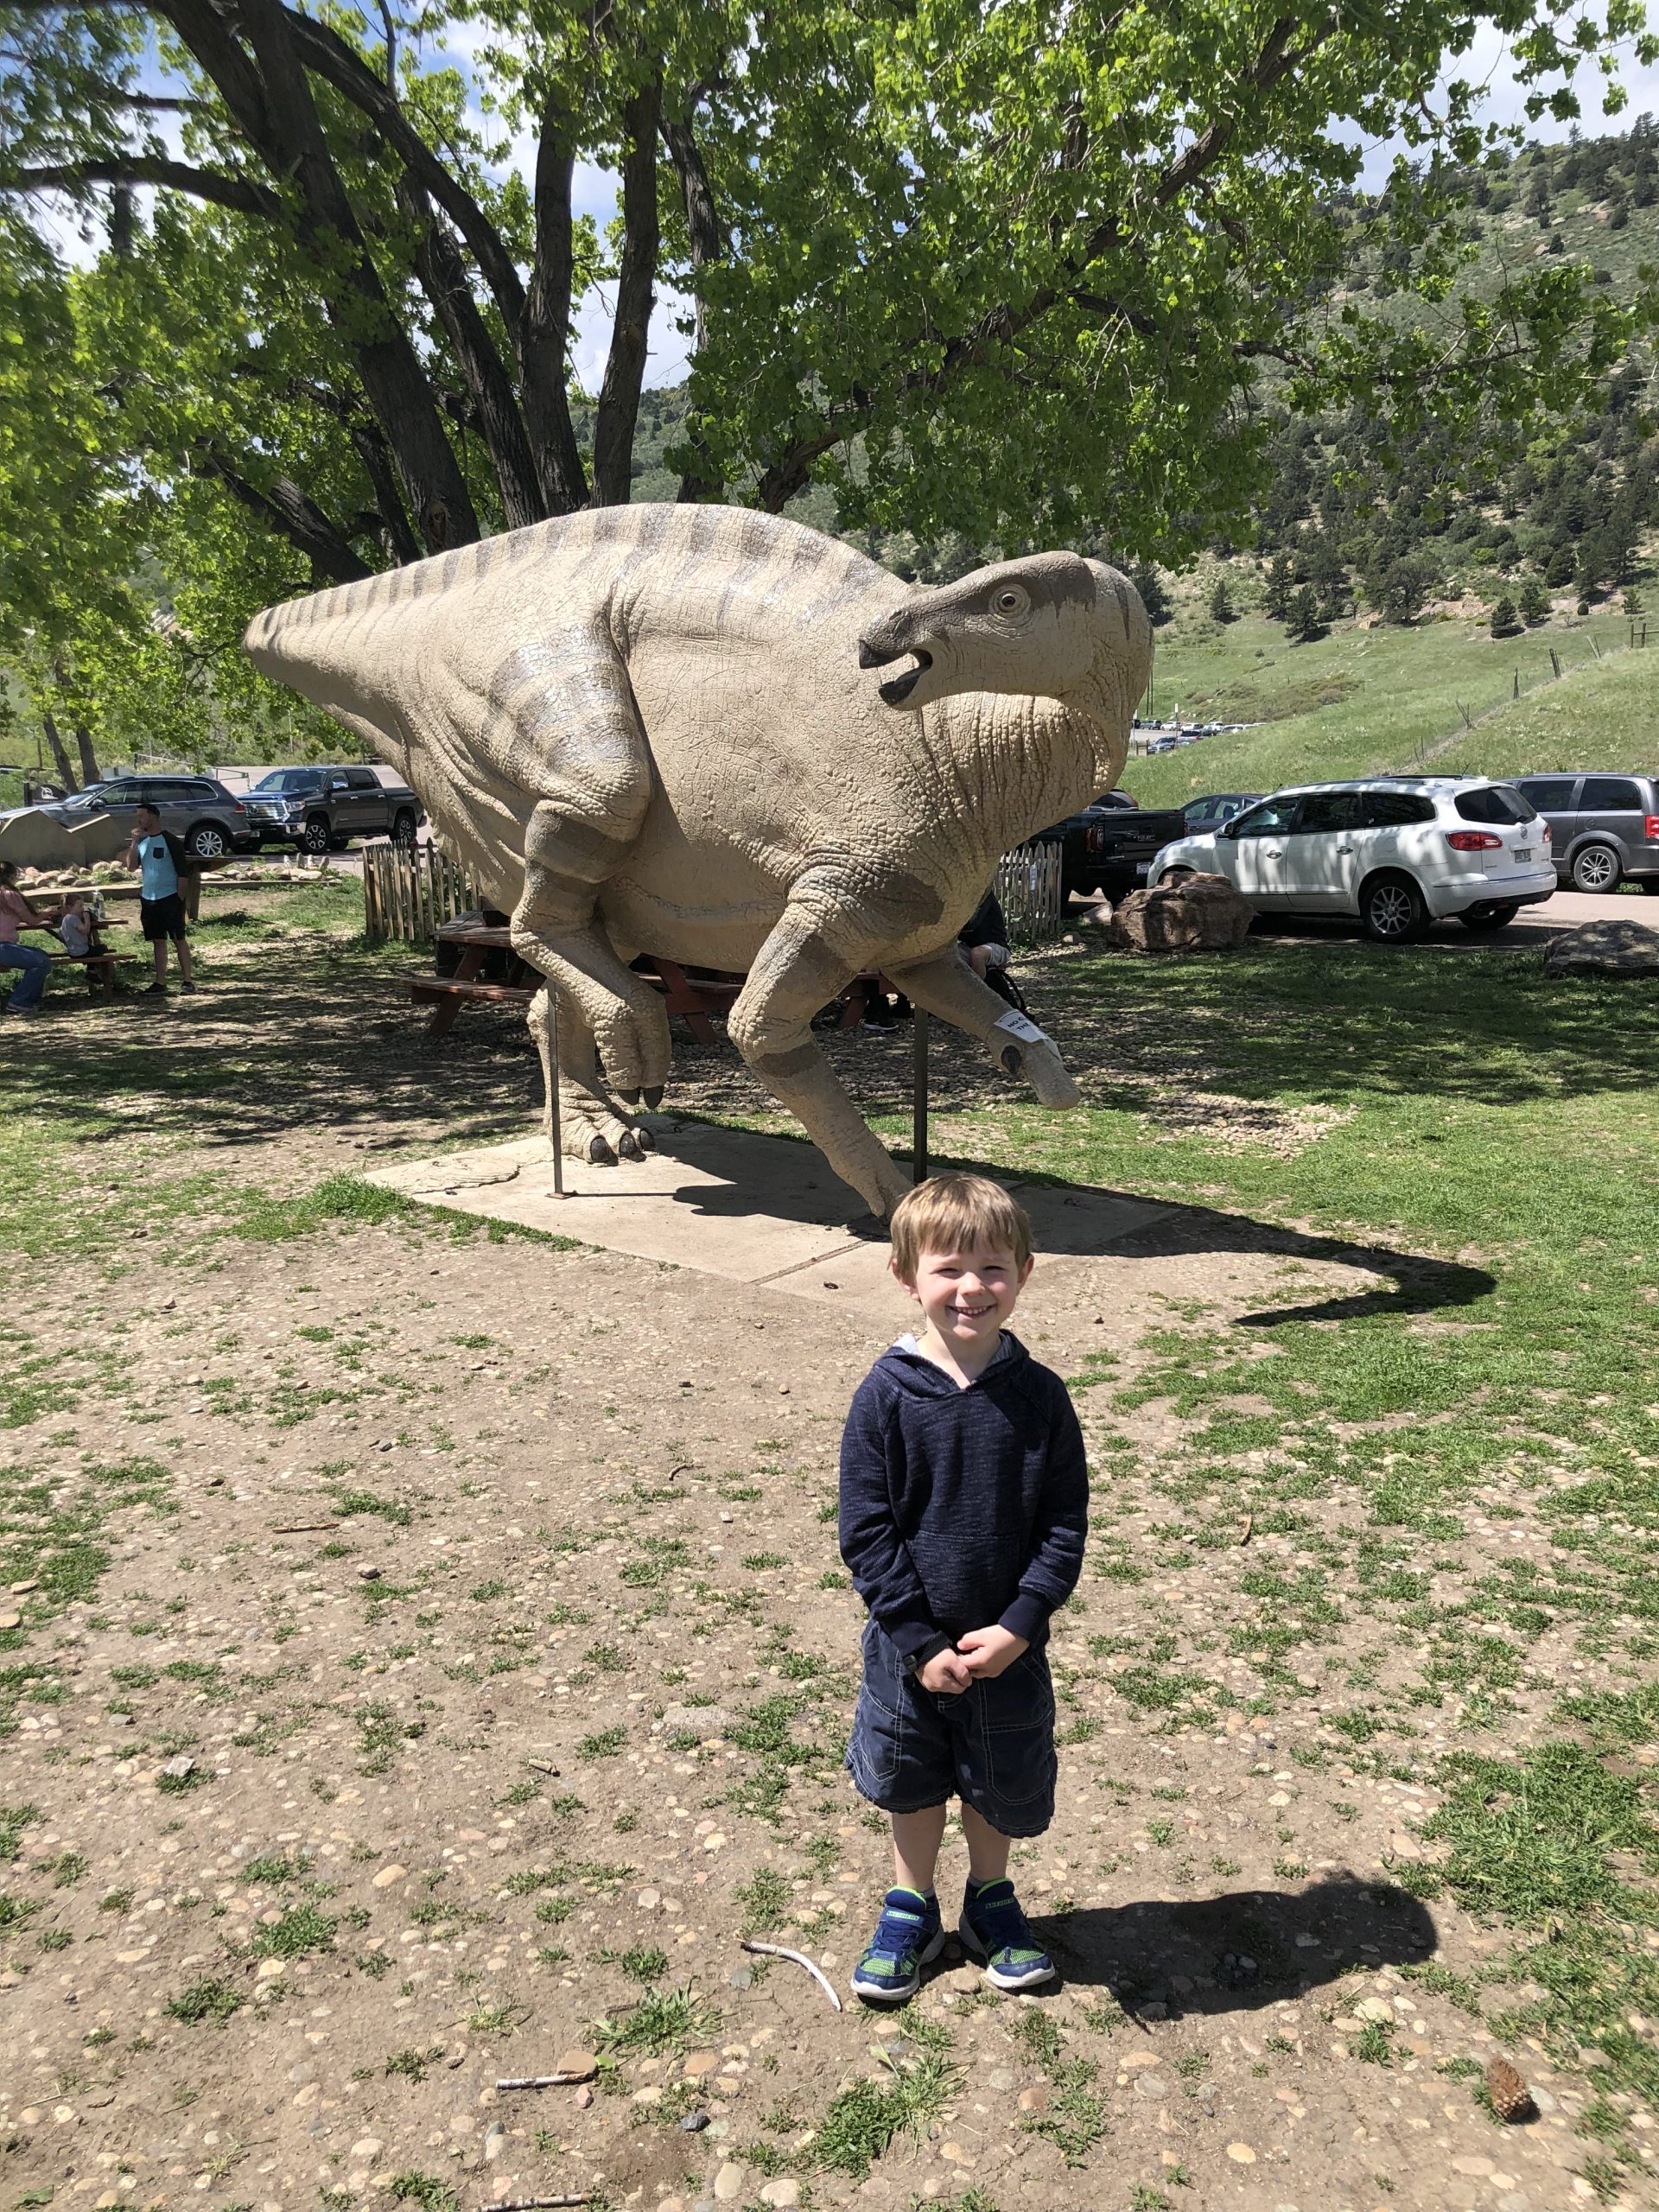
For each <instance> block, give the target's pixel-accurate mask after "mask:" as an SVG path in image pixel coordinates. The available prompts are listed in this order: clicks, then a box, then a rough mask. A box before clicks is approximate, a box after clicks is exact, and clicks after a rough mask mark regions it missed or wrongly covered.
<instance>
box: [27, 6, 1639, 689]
mask: <svg viewBox="0 0 1659 2212" xmlns="http://www.w3.org/2000/svg"><path fill="white" fill-rule="evenodd" d="M1481 30H1497V31H1498V32H1501V33H1503V35H1505V36H1506V38H1507V40H1508V41H1509V47H1510V55H1511V58H1512V61H1513V64H1514V67H1515V69H1516V73H1518V75H1519V77H1520V78H1521V79H1522V82H1523V83H1524V84H1525V85H1526V86H1528V87H1529V99H1530V108H1531V111H1532V113H1533V114H1534V115H1535V116H1540V115H1544V114H1548V115H1551V116H1553V117H1555V118H1561V119H1566V118H1570V117H1571V116H1573V114H1575V113H1576V112H1577V109H1578V96H1577V93H1576V92H1575V89H1574V86H1575V82H1576V81H1577V79H1579V78H1580V75H1581V74H1582V73H1585V72H1586V71H1587V72H1591V73H1596V74H1598V75H1599V76H1602V77H1605V76H1607V75H1609V74H1610V73H1611V55H1612V50H1613V48H1614V46H1615V44H1617V43H1618V41H1629V40H1635V41H1637V48H1638V50H1639V51H1640V52H1642V53H1643V54H1644V55H1647V54H1650V53H1651V52H1652V51H1654V50H1655V49H1654V48H1653V45H1652V42H1651V41H1646V40H1645V37H1644V35H1643V32H1642V22H1641V10H1640V9H1639V7H1638V6H1637V5H1636V4H1634V0H1601V5H1600V7H1599V10H1588V11H1586V12H1581V13H1580V14H1576V15H1573V16H1571V17H1570V18H1569V17H1568V16H1567V15H1566V14H1565V12H1564V11H1563V10H1561V9H1560V6H1559V4H1558V0H1458V3H1457V4H1452V0H1345V4H1344V5H1342V6H1339V7H1338V6H1335V5H1328V4H1315V0H1298V3H1297V4H1274V0H1267V3H1266V4H1258V0H1191V4H1186V5H1183V6H1182V7H1181V8H1179V9H1172V8H1166V7H1160V6H1156V5H1153V4H1149V3H1148V0H1141V4H1130V5H1126V6H1122V7H1115V8H1110V9H1104V10H1090V9H1078V8H1076V7H1074V6H1072V5H1071V4H1069V0H812V4H810V5H806V4H789V0H785V4H781V5H779V6H778V7H776V8H774V9H772V10H768V11H765V12H756V11H753V10H750V9H748V8H747V7H743V6H740V5H738V4H736V0H582V4H575V3H574V0H380V5H379V7H378V12H377V13H375V14H372V15H371V14H369V13H366V12H364V11H361V10H357V9H354V8H352V7H349V6H344V5H334V4H327V0H318V4H315V6H314V7H313V8H312V9H310V10H307V9H306V8H303V7H298V6H292V5H289V4H287V0H90V4H86V5H81V6H62V5H55V4H50V0H45V3H44V4H35V0H13V4H10V5H3V6H0V263H3V266H0V308H3V309H4V310H6V314H5V320H4V321H3V324H0V328H3V330H4V332H5V337H4V338H3V340H0V403H3V409H4V414H3V422H0V484H3V491H4V495H5V496H4V498H3V499H0V508H3V510H4V512H3V516H0V588H3V590H4V594H5V601H6V605H7V607H8V610H9V612H8V613H7V615H6V616H5V617H4V618H3V619H4V620H7V621H8V622H9V623H10V626H11V629H12V632H13V641H14V644H15V642H16V639H18V638H21V637H22V634H23V633H24V632H27V636H28V639H29V645H30V650H31V651H32V652H34V654H35V658H36V659H37V660H41V656H42V655H44V659H43V661H42V665H45V666H47V667H48V668H50V667H55V668H56V669H58V670H59V671H65V672H67V674H68V675H69V677H71V679H72V681H73V677H74V671H75V670H76V669H77V668H78V667H79V665H80V664H82V663H83V662H85V663H86V664H87V665H88V666H90V665H91V664H92V662H94V661H95V660H96V659H97V658H98V654H97V651H96V647H95V633H96V631H97V626H98V625H99V623H102V624H103V625H104V626H105V629H106V630H108V629H109V628H110V626H111V625H113V626H114V629H115V631H116V632H124V633H125V634H128V635H136V634H137V632H136V631H135V630H134V625H135V623H139V622H141V620H143V621H147V620H149V617H148V614H147V613H146V612H145V610H146V608H148V607H154V605H155V604H156V594H155V593H154V592H151V593H150V594H149V596H148V597H146V594H145V591H144V589H143V580H144V577H145V575H146V574H147V573H148V574H150V575H155V576H159V577H160V578H162V579H163V580H164V585H165V590H164V593H163V594H162V597H163V599H164V601H165V603H166V604H167V606H168V607H175V608H176V611H177V614H178V618H179V620H178V628H177V632H175V634H176V635H177V636H179V637H181V638H182V639H183V640H184V641H185V643H186V645H188V650H189V652H192V653H194V655H195V657H196V661H197V664H198V666H199V667H207V666H209V665H211V666H212V667H213V669H215V670H216V671H217V680H218V681H219V683H221V684H223V685H226V686H230V687H232V688H234V687H237V686H240V687H242V694H241V696H242V698H243V702H244V704H245V707H246V708H247V709H249V710H252V709H253V707H254V704H255V702H256V699H257V686H256V685H254V683H253V679H251V677H248V676H246V675H245V672H242V671H240V670H239V669H238V668H237V667H235V666H233V665H232V642H233V640H234V639H235V637H236V635H237V634H238V632H239V629H240V626H241V623H242V621H243V620H245V617H246V616H247V614H248V613H251V611H252V609H253V608H254V607H256V606H257V605H259V604H261V603H263V602H264V601H268V600H270V599H273V598H277V597H280V596H283V595H284V594H287V593H290V592H292V591H295V590H299V589H304V588H308V587H309V586H311V585H312V584H314V583H317V584H321V583H325V582H336V581H342V580H347V579H350V578H352V577H354V576H357V575H362V574H364V573H365V572H366V571H368V570H369V569H373V568H377V567H380V566H383V565H385V564H386V563H389V562H400V561H406V560H410V559H413V558H416V557H419V556H422V555H424V554H427V553H430V552H435V551H441V550H444V549H445V548H447V547H450V546H454V545H456V544H460V543H466V542H467V541H468V540H470V539H472V538H474V537H476V536H478V535H479V534H480V532H481V531H493V530H497V529H501V528H512V527H515V526H518V525H519V524H524V523H529V522H533V521H536V520H538V519H540V518H543V517H546V516H550V515H556V514H560V513H565V512H570V511H572V510H573V509H575V508H576V507H579V506H582V505H588V504H595V505H606V504H613V503H616V502H619V501H622V500H626V499H627V498H628V497H629V493H630V488H631V485H632V480H633V474H634V467H635V463H634V446H635V432H636V425H637V421H638V415H639V395H640V389H641V382H642V378H643V374H644V371H645V359H646V352H647V346H648V343H649V340H650V335H651V331H652V317H653V315H654V314H655V315H660V314H662V313H663V312H664V310H663V308H661V307H660V305H659V304H658V302H659V300H660V297H661V296H662V294H663V293H664V291H665V290H666V289H669V288H673V289H676V290H677V291H678V292H679V293H681V294H683V295H684V296H686V297H687V298H689V299H690V302H692V308H691V310H690V315H689V317H688V321H689V324H690V327H689V328H688V332H687V336H688V338H689V340H690V344H691V349H692V350H691V365H690V376H689V383H688V389H687V394H686V410H685V416H684V427H683V435H682V436H681V439H680V441H679V443H678V445H677V448H676V450H675V451H674V453H673V454H672V456H671V458H672V461H673V463H674V466H675V467H676V468H677V471H678V473H679V478H680V486H679V489H680V496H681V497H682V498H685V499H734V500H741V501H745V502H750V503H753V504H758V505H763V506H766V507H769V508H772V509H778V508H781V507H783V506H785V505H787V504H788V503H789V502H790V501H791V499H796V498H798V496H799V495H801V494H803V493H806V492H808V491H809V490H810V489H814V487H817V495H818V496H819V497H822V496H823V495H824V494H825V493H827V494H828V496H829V497H830V498H831V499H833V501H834V503H835V510H836V516H837V518H838V520H839V522H840V524H842V526H845V527H849V528H852V527H860V526H862V527H870V528H879V529H891V528H893V527H897V526H899V525H902V526H904V527H906V528H907V529H909V530H911V531H914V532H916V533H917V534H918V536H937V535H939V534H943V533H945V532H950V531H954V532H957V533H959V534H960V535H961V536H963V537H965V538H967V539H968V540H969V541H971V542H972V543H976V544H982V545H983V544H989V543H996V544H1001V545H1005V546H1008V547H1014V546H1018V545H1021V544H1026V543H1036V542H1050V543H1052V542H1056V541H1063V540H1067V539H1072V540H1075V539H1077V538H1078V537H1083V536H1090V537H1100V538H1102V539H1103V540H1104V541H1105V542H1107V543H1110V544H1111V545H1112V546H1113V547H1114V548H1116V549H1118V550H1121V551H1122V552H1123V553H1125V554H1127V555H1140V556H1145V555H1147V554H1151V553H1154V552H1156V553H1157V554H1159V555H1160V556H1161V557H1163V558H1164V559H1166V560H1179V559H1180V558H1181V557H1183V556H1185V554H1186V553H1188V552H1190V551H1191V550H1192V549H1193V548H1195V547H1196V546H1198V545H1199V544H1201V543H1205V542H1206V541H1207V540H1210V539H1211V538H1213V537H1216V536H1217V534H1218V533H1221V532H1224V531H1226V530H1227V529H1228V528H1230V527H1231V526H1235V525H1236V524H1237V522H1238V518H1239V517H1240V516H1241V514H1242V513H1243V511H1244V509H1245V507H1246V505H1247V503H1248V499H1249V494H1250V492H1251V489H1252V487H1253V486H1254V484H1255V480H1256V478H1257V475H1258V474H1259V472H1260V470H1261V468H1262V465H1263V448H1264V444H1265V442H1266V439H1267V437H1268V433H1269V430H1270V429H1271V427H1272V424H1273V422H1274V421H1276V420H1277V419H1278V418H1277V416H1271V415H1270V411H1269V410H1264V408H1263V406H1262V391H1263V388H1264V379H1271V380H1272V383H1273V386H1274V391H1275V393H1276V394H1277V396H1278V398H1279V399H1280V400H1281V402H1288V404H1292V405H1304V404H1305V405H1307V406H1313V405H1320V406H1325V407H1327V408H1330V407H1334V406H1341V407H1347V408H1351V409H1362V410H1363V411H1364V415H1365V418H1366V420H1367V423H1368V424H1369V426H1370V436H1371V438H1372V441H1373V443H1374V445H1375V446H1376V447H1378V448H1387V447H1388V446H1389V445H1390V444H1393V445H1395V446H1397V447H1400V448H1406V447H1408V446H1409V444H1410V443H1411V442H1412V441H1414V439H1416V438H1418V437H1420V436H1421V435H1424V434H1425V433H1426V432H1427V430H1428V429H1431V428H1432V429H1433V435H1434V436H1435V438H1436V441H1437V443H1438V445H1439V446H1440V449H1442V450H1446V449H1458V448H1463V449H1465V450H1466V451H1467V452H1468V453H1469V454H1471V457H1472V456H1474V455H1476V454H1479V453H1481V452H1483V451H1485V450H1487V449H1488V448H1490V446H1491V443H1492V442H1493V441H1495V440H1496V441H1499V442H1508V443H1509V444H1510V445H1513V443H1514V442H1516V440H1517V439H1519V440H1522V441H1523V440H1524V438H1525V435H1526V433H1527V430H1528V428H1529V425H1532V424H1535V423H1537V422H1539V421H1540V420H1541V419H1543V418H1544V417H1545V416H1548V414H1549V412H1550V411H1551V410H1559V409H1561V408H1565V407H1567V406H1570V405H1571V404H1573V403H1574V401H1575V399H1576V398H1577V397H1578V396H1579V395H1580V393H1581V392H1582V391H1583V390H1584V389H1585V388H1586V383H1587V381H1588V380H1590V379H1592V378H1596V377H1598V376H1600V375H1602V374H1604V373H1605V371H1606V369H1607V368H1608V367H1609V365H1611V363H1612V362H1614V361H1615V360H1617V359H1618V357H1619V354H1620V353H1621V351H1622V349H1623V348H1624V346H1626V344H1627V343H1628V342H1629V340H1630V336H1631V334H1632V333H1633V332H1634V331H1635V330H1636V329H1637V327H1640V326H1641V325H1642V323H1643V321H1644V320H1649V319H1650V317H1651V309H1652V301H1651V297H1650V296H1649V295H1648V294H1645V293H1644V294H1643V295H1642V296H1639V297H1637V298H1624V299H1613V298H1611V297H1609V296H1607V295H1606V294H1605V291H1602V292H1599V291H1598V290H1597V289H1596V288H1595V287H1594V285H1593V284H1592V282H1591V276H1590V272H1589V270H1586V269H1584V268H1581V267H1579V266H1577V265H1574V264H1571V263H1569V262H1567V261H1564V260H1561V259H1554V260H1541V261H1535V262H1529V263H1528V264H1525V265H1524V266H1522V267H1518V268H1516V269H1514V270H1509V271H1507V272H1506V273H1505V276H1504V278H1503V282H1502V283H1501V284H1499V285H1497V287H1496V288H1493V287H1491V286H1487V287H1484V288H1472V287H1469V286H1466V285H1463V284H1461V283H1460V282H1459V271H1460V269H1461V267H1462V263H1463V255H1464V251H1465V249H1464V247H1463V245H1462V243H1461V240H1460V235H1459V228H1458V216H1459V209H1460V207H1461V206H1462V204H1463V201H1464V200H1465V196H1466V194H1467V190H1468V181H1469V178H1470V175H1471V173H1473V172H1474V171H1476V170H1477V169H1478V165H1479V162H1480V161H1481V159H1482V157H1483V155H1484V153H1485V152H1486V151H1487V150H1488V149H1489V148H1490V147H1491V145H1492V144H1493V143H1496V141H1497V136H1498V134H1497V133H1496V132H1495V130H1493V128H1492V127H1491V125H1489V124H1484V123H1483V121H1482V120H1481V118H1480V113H1479V109H1478V95H1477V92H1476V91H1475V89H1474V88H1473V87H1472V86H1470V85H1469V84H1468V83H1466V82H1465V81H1463V80H1462V79H1459V76H1458V73H1457V60H1458V56H1459V54H1462V53H1464V52H1465V50H1466V49H1467V48H1468V46H1469V44H1470V42H1471V39H1472V38H1473V36H1474V35H1476V33H1477V32H1478V31H1481ZM1604 98H1605V99H1606V100H1607V101H1608V104H1609V105H1617V91H1616V88H1615V89H1614V90H1613V91H1612V92H1611V93H1606V92H1605V93H1604ZM1380 141H1389V142H1393V143H1395V145H1396V147H1397V149H1398V150H1397V158H1396V160H1395V164H1394V170H1393V175H1392V176H1391V178H1390V179H1389V183H1388V185H1387V187H1386V188H1385V189H1384V190H1383V191H1382V192H1381V193H1378V194H1370V195H1365V194H1361V193H1359V191H1358V190H1357V181H1358V179H1359V177H1360V174H1361V169H1362V165H1363V152H1362V149H1363V146H1364V145H1366V144H1367V143H1377V142H1380ZM578 163H593V164H597V165H599V166H600V167H601V168H603V169H606V170H608V171H610V172H612V173H613V175H615V177H616V180H617V187H618V195H619V206H618V213H617V216H616V219H615V220H614V221H613V222H612V223H609V224H607V225H605V226H602V227H596V226H594V224H593V223H592V222H591V221H588V220H586V219H582V217H581V216H580V215H578V213H576V211H575V190H574V180H575V175H576V171H577V164H578ZM66 210H67V211H72V212H73V219H77V220H79V222H80V223H81V224H82V225H83V226H84V228H85V231H86V236H87V245H86V251H85V252H84V253H81V254H79V255H77V256H73V257H70V258H69V259H68V260H67V261H66V259H65V257H63V256H62V255H61V254H60V253H59V252H58V251H54V232H53V230H52V227H51V226H52V225H53V223H54V221H55V222H57V223H59V224H61V222H62V220H63V219H64V215H65V212H66ZM1359 223H1363V225H1364V226H1366V227H1367V231H1368V234H1369V235H1370V237H1371V238H1372V240H1373V243H1374V244H1376V243H1377V242H1378V241H1379V240H1381V241H1383V247H1386V248H1388V249H1395V248H1397V251H1391V250H1381V249H1380V250H1379V252H1378V254H1377V255H1376V259H1377V260H1378V262H1379V263H1380V265H1381V267H1382V268H1383V270H1384V272H1385V274H1384V276H1383V277H1382V278H1381V279H1379V281H1378V282H1376V283H1374V284H1372V285H1371V286H1370V289H1368V291H1367V293H1366V294H1365V296H1363V297H1362V296H1357V295H1356V294H1355V293H1353V292H1351V291H1349V290H1345V289H1344V287H1343V285H1342V283H1341V281H1340V278H1341V273H1342V270H1343V266H1344V253H1345V251H1346V248H1347V243H1348V239H1349V235H1350V233H1351V231H1352V229H1353V227H1354V226H1355V225H1356V224H1359ZM601 283H603V284H605V285H607V288H608V293H609V296H613V302H614V314H613V325H612V335H611V340H610V345H609V351H608V358H607V362H606V365H605V369H604V373H603V376H602V378H601V384H600V389H599V390H598V391H597V392H596V393H594V394H591V395H586V396H583V395H580V394H578V393H576V392H575V389H574V383H573V377H572V370H571V338H570V333H571V318H572V314H573V310H574V308H575V305H576V304H577V303H578V302H580V301H581V300H582V299H583V298H584V297H585V296H587V295H588V293H589V292H590V290H591V289H592V288H593V287H594V286H595V285H596V284H601ZM14 308H15V309H16V314H15V315H14V314H13V312H12V310H13V309H14ZM14 333H16V335H14ZM584 397H585V401H586V403H587V404H582V403H583V401H584ZM14 486H18V487H22V491H21V496H20V497H19V498H18V499H15V500H14V499H12V498H11V493H12V492H13V488H14ZM151 628H152V630H153V624H152V625H151ZM6 642H7V640H6V639H4V638H3V637H0V646H3V645H5V644H6ZM82 689H83V690H84V689H85V685H84V683H83V686H82ZM188 691H189V686H188V684H186V685H184V686H183V687H181V689H180V690H179V693H178V702H177V710H178V713H179V715H180V716H181V727H182V721H183V720H188V711H189V709H188ZM269 710H270V709H269V708H268V707H267V709H266V711H269Z"/></svg>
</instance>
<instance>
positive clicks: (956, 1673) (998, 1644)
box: [916, 1626, 1031, 1697]
mask: <svg viewBox="0 0 1659 2212" xmlns="http://www.w3.org/2000/svg"><path fill="white" fill-rule="evenodd" d="M1029 1649H1031V1646H1030V1645H1029V1644H1028V1643H1027V1641H1026V1639H1025V1637H1023V1636H1015V1635H1014V1634H1013V1632H1012V1631H1011V1630H1008V1629H1006V1628H997V1627H995V1626H993V1627H991V1628H970V1629H969V1630H968V1632H967V1634H966V1635H965V1636H961V1637H957V1642H956V1643H955V1645H954V1646H950V1645H947V1646H946V1648H945V1649H944V1650H943V1651H936V1652H935V1653H934V1655H933V1656H932V1657H931V1659H929V1660H928V1661H926V1662H925V1664H924V1665H922V1666H920V1667H918V1669H916V1679H917V1681H918V1682H919V1683H920V1684H921V1686H922V1688H924V1689H925V1690H931V1691H933V1692H934V1693H935V1694H936V1695H938V1696H942V1697H960V1696H961V1695H962V1694H963V1691H964V1690H965V1689H966V1688H968V1686H969V1683H970V1682H972V1681H975V1680H976V1679H977V1680H979V1681H993V1680H995V1677H996V1676H997V1675H1000V1674H1001V1673H1002V1672H1003V1671H1004V1670H1005V1669H1007V1668H1009V1667H1012V1666H1013V1664H1014V1661H1015V1660H1016V1659H1017V1658H1018V1657H1019V1656H1020V1653H1021V1652H1022V1651H1028V1650H1029Z"/></svg>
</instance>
